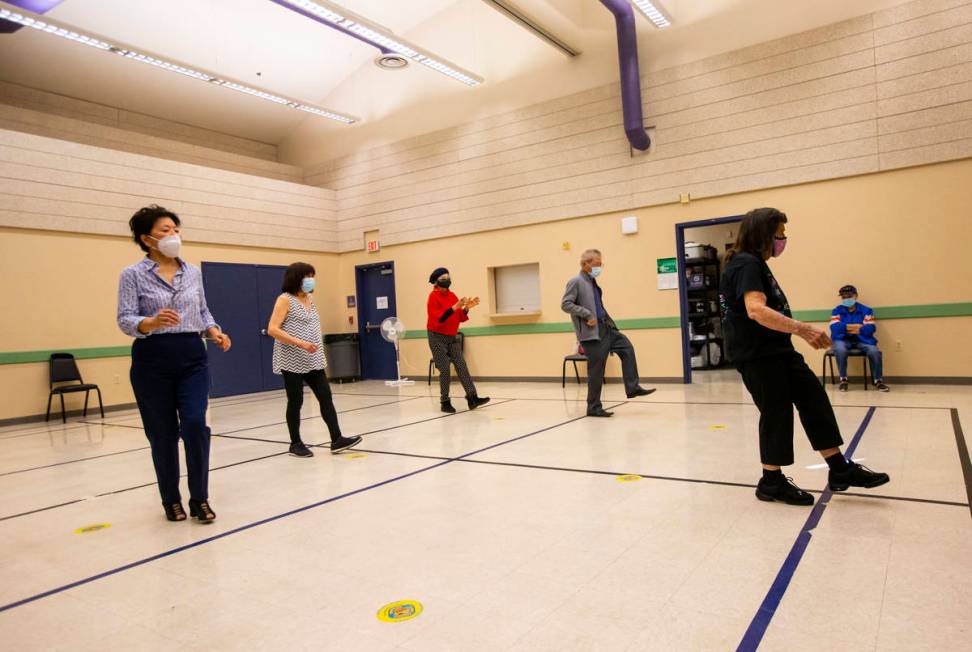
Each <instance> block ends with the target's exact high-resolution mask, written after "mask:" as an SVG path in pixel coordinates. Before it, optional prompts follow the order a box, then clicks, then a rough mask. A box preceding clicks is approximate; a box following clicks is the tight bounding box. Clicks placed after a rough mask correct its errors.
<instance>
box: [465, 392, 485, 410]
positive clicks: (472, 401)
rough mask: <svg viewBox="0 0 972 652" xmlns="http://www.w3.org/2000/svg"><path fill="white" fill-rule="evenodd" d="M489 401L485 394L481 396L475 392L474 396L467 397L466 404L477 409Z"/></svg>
mask: <svg viewBox="0 0 972 652" xmlns="http://www.w3.org/2000/svg"><path fill="white" fill-rule="evenodd" d="M487 403H489V397H488V396H483V397H482V398H480V397H478V396H476V395H475V394H473V395H472V396H467V397H466V404H467V405H468V406H469V409H470V410H475V409H476V408H478V407H479V406H481V405H486V404H487Z"/></svg>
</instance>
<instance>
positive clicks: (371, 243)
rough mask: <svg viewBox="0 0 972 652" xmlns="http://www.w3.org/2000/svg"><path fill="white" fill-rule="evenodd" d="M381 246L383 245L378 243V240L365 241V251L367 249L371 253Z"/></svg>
mask: <svg viewBox="0 0 972 652" xmlns="http://www.w3.org/2000/svg"><path fill="white" fill-rule="evenodd" d="M380 248H381V246H380V245H379V244H378V241H377V240H368V242H367V243H365V251H367V252H368V253H369V254H371V253H374V252H376V251H378V250H379V249H380Z"/></svg>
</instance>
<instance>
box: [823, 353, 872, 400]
mask: <svg viewBox="0 0 972 652" xmlns="http://www.w3.org/2000/svg"><path fill="white" fill-rule="evenodd" d="M847 357H849V358H860V359H861V361H862V362H863V363H864V391H865V392H866V391H867V378H868V375H870V376H871V382H874V370H873V369H871V371H870V373H869V372H868V365H867V356H866V355H864V352H863V351H861V350H859V349H853V350H851V351H848V352H847ZM836 358H837V354H836V353H835V352H834V350H833V349H829V350H828V351H827V352H826V353H824V357H823V378H822V379H821V381H820V382H821V384H823V385H826V384H827V366H828V364H829V365H830V384H831V385H835V384H836V383H837V374H835V373H834V360H835V359H836Z"/></svg>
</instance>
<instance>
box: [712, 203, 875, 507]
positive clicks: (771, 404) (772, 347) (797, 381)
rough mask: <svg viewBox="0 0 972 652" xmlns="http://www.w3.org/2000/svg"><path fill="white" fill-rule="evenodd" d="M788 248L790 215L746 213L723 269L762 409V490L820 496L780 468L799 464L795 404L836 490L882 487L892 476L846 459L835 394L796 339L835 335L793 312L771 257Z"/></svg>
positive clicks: (730, 328) (736, 333)
mask: <svg viewBox="0 0 972 652" xmlns="http://www.w3.org/2000/svg"><path fill="white" fill-rule="evenodd" d="M785 248H786V215H784V214H783V213H781V212H780V211H778V210H776V209H775V208H757V209H755V210H752V211H750V212H749V213H747V214H746V216H745V217H744V218H743V221H742V224H741V225H740V228H739V236H738V237H737V239H736V244H735V245H734V247H733V250H732V251H731V252H730V254H729V258H728V261H727V263H726V269H725V271H724V272H723V274H722V284H721V289H720V294H721V297H720V298H721V301H722V309H723V314H724V315H725V320H726V323H725V334H726V342H727V346H728V351H729V357H730V359H731V360H732V361H733V363H734V364H735V365H736V368H737V369H738V370H739V373H740V374H742V378H743V382H744V383H745V385H746V389H747V390H749V393H750V394H751V395H752V397H753V402H754V403H756V407H757V408H759V413H760V417H759V454H760V460H761V461H762V463H763V477H762V478H761V479H760V481H759V484H758V485H757V486H756V497H757V498H759V499H760V500H766V501H774V500H779V501H783V502H786V503H787V504H790V505H812V504H813V496H811V495H810V494H808V493H807V492H805V491H803V490H802V489H800V488H799V487H798V486H796V485H795V484H794V483H793V481H792V480H791V479H790V478H787V477H784V476H783V472H782V470H781V468H780V467H783V466H787V465H790V464H793V406H794V405H795V406H796V408H797V410H798V411H799V412H800V422H801V423H802V424H803V428H804V430H806V432H807V437H808V438H809V439H810V444H811V445H812V446H813V448H814V450H816V451H819V452H820V454H821V455H822V456H823V458H824V460H825V461H826V462H827V466H829V467H830V475H829V482H830V489H831V490H832V491H845V490H846V489H847V488H848V487H867V488H871V487H877V486H879V485H882V484H885V483H886V482H888V481H889V480H890V478H889V477H888V475H887V474H886V473H875V472H874V471H871V470H870V469H868V468H866V467H864V466H861V465H860V464H857V463H856V462H853V461H849V460H847V459H845V458H844V455H843V453H841V451H840V445H841V444H843V443H844V442H843V439H841V436H840V428H839V427H838V426H837V419H836V417H835V416H834V410H833V408H832V407H831V405H830V399H829V398H828V397H827V393H826V392H825V391H824V389H823V387H822V386H821V385H820V382H819V381H818V380H817V377H816V376H815V375H814V373H813V372H812V371H811V370H810V368H809V367H808V366H807V363H806V362H804V360H803V356H801V355H800V354H799V353H797V352H796V350H795V349H794V348H793V343H792V342H791V336H792V335H794V334H796V335H798V336H800V337H802V338H803V339H804V340H806V341H807V343H808V344H810V346H812V347H813V348H815V349H826V348H829V347H830V345H831V342H830V338H829V337H828V336H827V334H826V333H824V332H823V331H821V330H817V329H816V328H814V327H813V326H811V325H809V324H804V323H802V322H799V321H796V320H794V319H793V315H792V313H791V312H790V304H789V303H788V302H787V300H786V295H785V294H783V289H782V288H780V285H779V283H777V282H776V278H774V276H773V273H772V272H771V271H770V268H769V266H768V265H767V264H766V261H767V260H769V259H770V258H771V257H778V256H779V255H780V254H782V253H783V250H784V249H785Z"/></svg>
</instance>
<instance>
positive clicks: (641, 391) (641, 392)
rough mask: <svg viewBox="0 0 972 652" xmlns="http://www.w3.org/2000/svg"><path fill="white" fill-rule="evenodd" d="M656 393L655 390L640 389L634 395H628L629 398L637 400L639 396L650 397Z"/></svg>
mask: <svg viewBox="0 0 972 652" xmlns="http://www.w3.org/2000/svg"><path fill="white" fill-rule="evenodd" d="M654 393H655V390H654V388H652V389H645V388H644V387H639V388H638V389H637V390H635V393H634V394H628V398H635V397H637V396H648V395H649V394H654Z"/></svg>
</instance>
